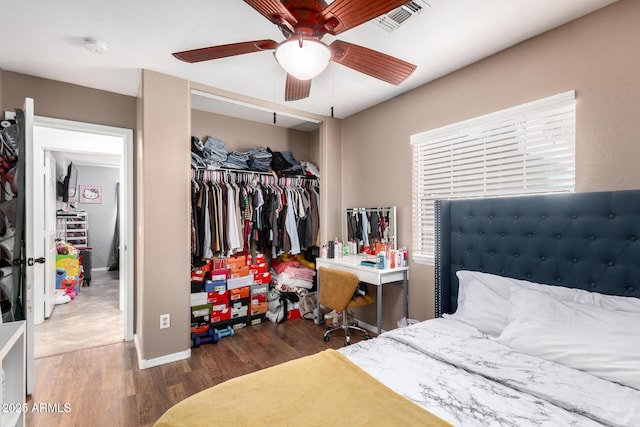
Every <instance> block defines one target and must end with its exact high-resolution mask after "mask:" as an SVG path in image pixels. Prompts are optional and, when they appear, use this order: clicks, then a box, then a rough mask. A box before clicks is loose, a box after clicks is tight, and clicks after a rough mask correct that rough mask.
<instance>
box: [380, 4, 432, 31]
mask: <svg viewBox="0 0 640 427" xmlns="http://www.w3.org/2000/svg"><path fill="white" fill-rule="evenodd" d="M429 7H431V5H430V4H429V3H427V2H426V1H424V0H413V1H410V2H408V3H407V4H404V5H402V6H400V7H397V8H395V9H393V10H392V11H391V12H389V13H387V14H386V15H382V16H380V17H378V18H376V19H374V20H372V21H371V22H373V23H375V24H376V25H377V26H379V27H381V28H383V29H385V30H386V31H388V32H392V31H395V30H397V29H398V28H400V26H401V25H402V24H404V23H405V22H407V20H408V19H409V18H411V17H412V16H415V15H417V14H419V13H421V12H422V11H423V10H424V9H426V8H429Z"/></svg>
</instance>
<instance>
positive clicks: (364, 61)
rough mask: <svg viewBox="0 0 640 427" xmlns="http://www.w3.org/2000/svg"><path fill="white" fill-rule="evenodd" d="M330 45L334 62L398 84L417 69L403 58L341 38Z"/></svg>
mask: <svg viewBox="0 0 640 427" xmlns="http://www.w3.org/2000/svg"><path fill="white" fill-rule="evenodd" d="M329 47H330V48H331V51H332V52H333V57H332V60H333V61H334V62H337V63H338V64H342V65H344V66H345V67H349V68H352V69H354V70H356V71H360V72H361V73H364V74H368V75H370V76H371V77H375V78H376V79H380V80H384V81H385V82H387V83H391V84H394V85H396V86H397V85H399V84H400V83H402V81H403V80H404V79H406V78H407V77H409V76H410V75H411V73H413V71H414V70H415V69H416V66H415V65H413V64H410V63H408V62H406V61H403V60H401V59H398V58H394V57H393V56H389V55H386V54H384V53H382V52H378V51H376V50H371V49H369V48H366V47H363V46H358V45H356V44H352V43H348V42H344V41H341V40H336V41H334V42H333V43H331V45H330V46H329Z"/></svg>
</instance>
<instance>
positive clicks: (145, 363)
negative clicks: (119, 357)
mask: <svg viewBox="0 0 640 427" xmlns="http://www.w3.org/2000/svg"><path fill="white" fill-rule="evenodd" d="M133 341H134V343H135V345H136V352H137V353H138V367H139V368H140V369H147V368H153V367H154V366H160V365H164V364H165V363H171V362H177V361H178V360H183V359H188V358H190V357H191V349H187V350H185V351H181V352H178V353H173V354H167V355H166V356H160V357H156V358H153V359H143V358H142V355H141V353H140V341H139V340H138V335H137V334H135V335H134V336H133Z"/></svg>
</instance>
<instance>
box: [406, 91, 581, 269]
mask: <svg viewBox="0 0 640 427" xmlns="http://www.w3.org/2000/svg"><path fill="white" fill-rule="evenodd" d="M411 144H412V145H413V183H414V186H413V221H414V222H413V229H414V233H413V235H414V242H413V258H414V261H416V262H425V263H430V262H433V257H434V209H433V202H434V200H438V199H463V198H480V197H499V196H507V195H510V196H513V195H525V194H533V193H551V192H563V191H564V192H566V191H573V189H574V186H575V93H574V91H570V92H565V93H562V94H559V95H555V96H551V97H549V98H545V99H542V100H538V101H534V102H530V103H527V104H524V105H520V106H517V107H513V108H509V109H506V110H502V111H498V112H495V113H491V114H488V115H485V116H481V117H477V118H474V119H470V120H466V121H463V122H459V123H454V124H452V125H448V126H445V127H442V128H438V129H434V130H430V131H427V132H423V133H419V134H416V135H412V136H411Z"/></svg>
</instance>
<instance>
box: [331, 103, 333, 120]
mask: <svg viewBox="0 0 640 427" xmlns="http://www.w3.org/2000/svg"><path fill="white" fill-rule="evenodd" d="M331 118H332V119H333V105H332V106H331Z"/></svg>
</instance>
